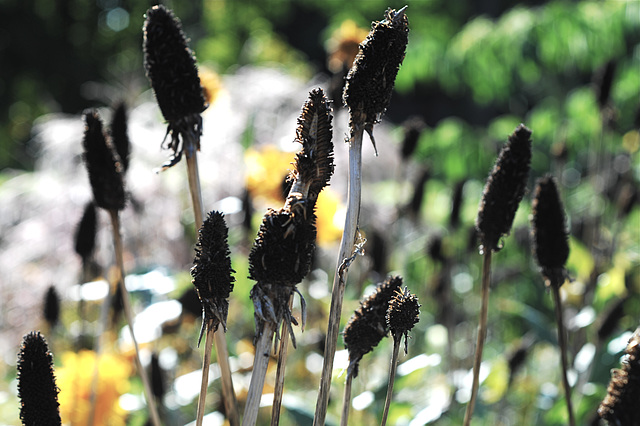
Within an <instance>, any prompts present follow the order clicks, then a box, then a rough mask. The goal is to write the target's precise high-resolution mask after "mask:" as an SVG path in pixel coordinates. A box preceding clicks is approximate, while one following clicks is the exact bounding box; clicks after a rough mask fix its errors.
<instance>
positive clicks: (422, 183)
mask: <svg viewBox="0 0 640 426" xmlns="http://www.w3.org/2000/svg"><path fill="white" fill-rule="evenodd" d="M429 179H431V170H429V169H428V168H425V169H423V170H422V172H421V173H420V176H419V177H418V181H417V182H416V183H415V184H414V187H413V195H412V196H411V201H409V205H408V206H407V208H408V209H409V213H410V214H411V216H412V217H413V218H414V219H416V220H417V219H419V218H420V210H422V203H423V201H424V189H425V187H426V186H427V182H429Z"/></svg>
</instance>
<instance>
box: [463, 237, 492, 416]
mask: <svg viewBox="0 0 640 426" xmlns="http://www.w3.org/2000/svg"><path fill="white" fill-rule="evenodd" d="M490 283H491V250H489V249H485V252H484V262H483V264H482V308H481V310H480V323H479V324H478V338H477V341H476V353H475V357H474V359H473V384H472V385H471V399H469V403H468V404H467V410H466V412H465V414H464V426H469V424H470V423H471V417H472V416H473V409H474V408H475V405H476V397H477V396H478V385H479V382H480V364H481V363H482V351H483V349H484V340H485V338H486V337H487V313H488V311H489V284H490Z"/></svg>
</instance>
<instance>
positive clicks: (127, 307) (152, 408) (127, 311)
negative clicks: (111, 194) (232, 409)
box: [109, 210, 162, 426]
mask: <svg viewBox="0 0 640 426" xmlns="http://www.w3.org/2000/svg"><path fill="white" fill-rule="evenodd" d="M109 214H110V215H111V225H112V228H113V244H114V247H115V254H116V264H117V266H118V268H117V269H118V274H119V277H118V284H119V285H120V291H121V292H122V307H123V311H124V316H125V318H126V319H127V324H128V326H129V332H130V333H131V340H132V341H133V346H134V348H135V361H136V368H137V369H138V374H140V379H141V380H142V386H143V388H144V396H145V398H146V400H147V407H148V408H149V414H150V416H151V423H152V424H153V425H154V426H160V425H161V424H162V423H160V416H159V415H158V409H157V407H156V401H155V398H154V396H153V393H152V392H151V384H150V381H149V377H148V375H147V371H146V370H145V369H144V368H143V367H142V362H141V361H140V349H139V348H138V341H137V340H136V336H135V334H134V332H133V311H132V309H131V302H130V300H129V292H128V291H127V287H126V286H125V284H124V277H125V273H124V257H123V247H122V236H121V235H120V218H119V216H118V211H117V210H109Z"/></svg>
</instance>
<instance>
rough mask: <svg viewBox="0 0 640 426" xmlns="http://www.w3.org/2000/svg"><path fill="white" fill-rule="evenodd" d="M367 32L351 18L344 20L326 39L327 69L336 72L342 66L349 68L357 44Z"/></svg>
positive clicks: (356, 52) (354, 56) (341, 68)
mask: <svg viewBox="0 0 640 426" xmlns="http://www.w3.org/2000/svg"><path fill="white" fill-rule="evenodd" d="M368 34H369V30H366V29H364V28H360V27H358V25H356V23H355V22H354V21H352V20H351V19H347V20H346V21H344V22H343V23H342V24H341V25H340V27H339V28H338V29H336V30H335V31H334V32H333V33H332V34H331V37H330V38H329V40H327V53H329V60H328V66H329V69H330V70H331V71H332V72H334V73H337V72H341V71H342V70H343V68H344V67H346V68H347V69H349V68H351V65H353V61H354V59H355V58H356V55H357V54H358V45H359V44H360V43H361V42H362V41H363V40H364V39H365V38H367V35H368Z"/></svg>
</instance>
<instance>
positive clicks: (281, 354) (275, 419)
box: [271, 293, 293, 426]
mask: <svg viewBox="0 0 640 426" xmlns="http://www.w3.org/2000/svg"><path fill="white" fill-rule="evenodd" d="M292 307H293V293H292V294H291V296H290V297H289V310H291V308H292ZM287 327H288V325H287V324H285V323H284V322H283V323H282V331H281V332H280V347H279V348H278V368H277V370H276V384H275V387H274V389H273V405H272V407H271V426H277V425H279V424H280V410H281V408H282V394H283V393H284V372H285V368H286V364H287V352H288V350H289V332H288V331H287Z"/></svg>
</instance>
